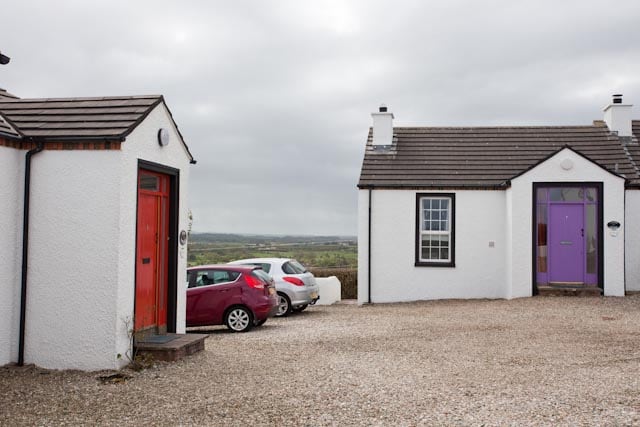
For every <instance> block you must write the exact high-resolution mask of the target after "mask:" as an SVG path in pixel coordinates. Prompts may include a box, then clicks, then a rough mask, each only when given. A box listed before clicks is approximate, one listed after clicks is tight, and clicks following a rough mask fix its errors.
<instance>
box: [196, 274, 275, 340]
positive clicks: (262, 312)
mask: <svg viewBox="0 0 640 427" xmlns="http://www.w3.org/2000/svg"><path fill="white" fill-rule="evenodd" d="M187 279H188V281H189V287H188V289H187V326H205V325H223V324H224V325H227V327H228V328H229V329H231V330H232V331H234V332H246V331H248V330H249V329H251V328H252V327H253V326H260V325H262V324H263V323H264V322H266V321H267V319H268V318H269V317H271V316H273V315H274V314H275V313H276V312H277V310H278V295H277V293H276V288H275V285H274V283H273V279H271V277H270V276H269V275H268V274H267V273H265V272H264V271H263V270H262V268H260V267H254V266H241V265H203V266H199V267H191V268H188V269H187Z"/></svg>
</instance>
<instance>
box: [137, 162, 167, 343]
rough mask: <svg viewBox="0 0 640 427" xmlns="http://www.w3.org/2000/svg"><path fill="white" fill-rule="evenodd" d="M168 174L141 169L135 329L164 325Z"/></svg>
mask: <svg viewBox="0 0 640 427" xmlns="http://www.w3.org/2000/svg"><path fill="white" fill-rule="evenodd" d="M168 214H169V177H168V176H167V175H163V174H160V173H156V172H151V171H147V170H144V169H140V171H139V173H138V221H137V236H138V237H137V239H138V240H137V249H136V299H135V314H134V329H135V331H140V330H147V329H151V328H153V329H155V331H154V332H159V333H164V332H166V329H167V297H168V295H167V289H168V262H169V257H168V250H167V238H168V236H169V218H168Z"/></svg>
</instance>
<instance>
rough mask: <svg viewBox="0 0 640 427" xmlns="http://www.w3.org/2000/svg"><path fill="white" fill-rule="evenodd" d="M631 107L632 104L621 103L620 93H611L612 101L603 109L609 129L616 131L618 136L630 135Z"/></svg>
mask: <svg viewBox="0 0 640 427" xmlns="http://www.w3.org/2000/svg"><path fill="white" fill-rule="evenodd" d="M631 107H633V105H631V104H623V103H622V95H619V94H618V95H613V101H612V102H611V104H609V105H607V106H606V107H604V110H603V111H604V121H605V122H606V123H607V126H608V127H609V130H610V131H612V132H618V136H632V133H631Z"/></svg>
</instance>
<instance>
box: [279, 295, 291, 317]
mask: <svg viewBox="0 0 640 427" xmlns="http://www.w3.org/2000/svg"><path fill="white" fill-rule="evenodd" d="M290 313H291V300H289V297H288V296H286V295H285V294H282V293H279V292H278V311H277V312H276V317H283V316H288V315H289V314H290Z"/></svg>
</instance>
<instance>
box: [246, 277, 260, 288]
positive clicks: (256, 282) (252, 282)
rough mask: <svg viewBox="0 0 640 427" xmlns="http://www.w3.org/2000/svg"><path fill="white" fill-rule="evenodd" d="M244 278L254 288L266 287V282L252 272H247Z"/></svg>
mask: <svg viewBox="0 0 640 427" xmlns="http://www.w3.org/2000/svg"><path fill="white" fill-rule="evenodd" d="M244 280H245V282H247V285H249V286H251V287H252V288H254V289H264V282H263V281H262V280H260V279H258V278H257V277H255V276H252V275H251V274H246V275H245V276H244Z"/></svg>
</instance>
